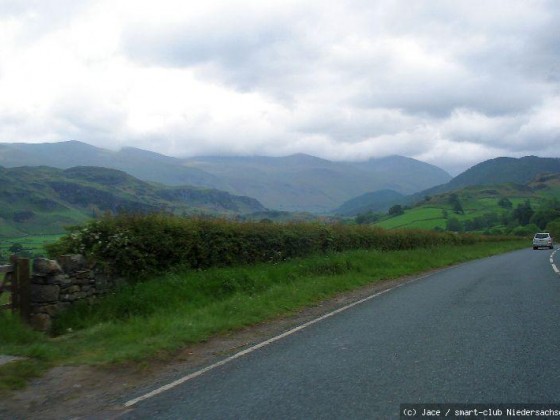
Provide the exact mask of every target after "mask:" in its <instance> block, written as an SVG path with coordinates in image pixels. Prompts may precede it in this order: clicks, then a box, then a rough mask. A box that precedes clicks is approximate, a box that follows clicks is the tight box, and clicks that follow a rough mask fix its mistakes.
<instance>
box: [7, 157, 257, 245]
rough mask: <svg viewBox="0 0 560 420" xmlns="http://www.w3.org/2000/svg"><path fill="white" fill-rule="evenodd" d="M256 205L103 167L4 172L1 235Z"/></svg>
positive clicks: (224, 211) (242, 210) (230, 211)
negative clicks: (107, 216) (109, 218)
mask: <svg viewBox="0 0 560 420" xmlns="http://www.w3.org/2000/svg"><path fill="white" fill-rule="evenodd" d="M265 210H266V209H265V207H264V206H263V205H262V204H260V203H259V202H258V201H257V200H255V199H253V198H249V197H241V196H235V195H232V194H229V193H227V192H223V191H218V190H213V189H202V188H196V187H185V186H183V187H181V186H177V187H167V186H162V185H157V184H152V183H147V182H144V181H141V180H139V179H137V178H134V177H132V176H130V175H128V174H126V173H125V172H123V171H118V170H114V169H107V168H99V167H74V168H69V169H56V168H51V167H46V166H38V167H29V166H27V167H26V166H23V167H17V168H3V167H0V235H6V236H13V235H18V234H39V233H60V232H63V231H64V226H67V225H73V224H79V223H81V222H83V221H85V220H87V219H88V218H90V217H93V216H95V215H97V214H100V213H104V212H107V211H109V212H121V211H129V212H153V211H166V212H171V213H175V214H200V213H207V214H208V213H210V214H232V215H237V214H246V213H254V212H263V211H265Z"/></svg>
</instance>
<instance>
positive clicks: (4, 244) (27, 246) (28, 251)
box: [0, 234, 63, 263]
mask: <svg viewBox="0 0 560 420" xmlns="http://www.w3.org/2000/svg"><path fill="white" fill-rule="evenodd" d="M62 236H63V234H53V235H27V236H0V263H1V262H5V261H7V259H8V258H9V257H10V255H11V254H12V252H11V251H10V248H11V247H12V246H13V245H14V244H19V245H21V246H22V247H23V251H24V253H23V255H26V256H33V257H38V256H44V255H46V253H45V249H44V246H45V244H50V243H53V242H56V241H57V240H58V239H60V238H61V237H62Z"/></svg>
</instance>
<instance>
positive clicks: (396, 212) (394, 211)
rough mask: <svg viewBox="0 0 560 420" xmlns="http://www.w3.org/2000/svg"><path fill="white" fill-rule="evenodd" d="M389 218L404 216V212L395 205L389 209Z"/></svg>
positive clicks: (399, 206) (400, 207) (398, 205)
mask: <svg viewBox="0 0 560 420" xmlns="http://www.w3.org/2000/svg"><path fill="white" fill-rule="evenodd" d="M388 214H389V216H400V215H401V214H404V210H403V208H402V206H401V205H400V204H395V205H394V206H393V207H391V208H390V209H389V213H388Z"/></svg>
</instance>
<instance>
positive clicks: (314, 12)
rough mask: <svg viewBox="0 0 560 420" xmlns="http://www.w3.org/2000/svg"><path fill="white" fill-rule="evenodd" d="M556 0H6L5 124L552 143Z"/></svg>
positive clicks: (41, 133)
mask: <svg viewBox="0 0 560 420" xmlns="http://www.w3.org/2000/svg"><path fill="white" fill-rule="evenodd" d="M559 22H560V1H556V0H550V1H545V0H542V1H540V0H523V1H518V0H466V1H462V0H442V1H438V0H429V1H422V0H414V1H411V0H400V1H399V0H378V1H375V0H363V1H362V0H337V1H329V0H317V1H314V0H296V1H291V0H279V1H276V0H274V1H272V0H256V1H248V0H196V1H194V0H192V1H191V0H157V1H144V0H108V1H104V0H97V1H95V0H91V1H87V0H83V1H82V0H33V1H31V0H29V1H28V0H0V142H45V141H62V140H70V139H75V140H81V141H84V142H86V143H90V144H93V145H96V146H99V147H105V148H110V149H118V148H120V147H123V146H134V147H139V148H143V149H147V150H152V151H156V152H159V153H163V154H167V155H172V156H195V155H254V154H257V155H270V156H284V155H288V154H292V153H308V154H312V155H315V156H319V157H323V158H326V159H331V160H365V159H367V158H370V157H382V156H387V155H392V154H399V155H404V156H409V157H413V158H416V159H420V160H423V161H426V162H429V163H433V164H435V165H437V166H440V167H442V168H443V169H446V170H448V171H450V172H451V173H453V174H456V173H457V172H458V171H461V170H464V169H466V168H468V167H469V166H472V165H473V164H475V163H478V162H480V161H482V160H486V159H489V158H493V157H498V156H512V157H520V156H525V155H529V154H533V155H538V156H552V157H559V156H560V89H559V87H560V24H559Z"/></svg>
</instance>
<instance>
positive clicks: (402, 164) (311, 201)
mask: <svg viewBox="0 0 560 420" xmlns="http://www.w3.org/2000/svg"><path fill="white" fill-rule="evenodd" d="M0 166H4V167H6V168H14V167H18V166H50V167H54V168H59V169H68V168H71V167H74V166H99V167H105V168H111V169H117V170H121V171H124V172H126V173H128V174H130V175H132V176H134V177H136V178H139V179H140V180H143V181H149V182H157V183H161V184H165V185H169V186H184V185H188V186H194V187H201V188H212V189H217V190H222V191H226V192H229V193H230V194H234V195H239V196H248V197H253V198H255V199H256V200H258V201H259V202H260V203H262V205H263V206H265V207H267V208H269V209H275V210H285V211H306V212H314V213H328V212H331V211H332V210H333V209H334V208H336V207H338V206H340V205H342V204H343V203H344V202H345V201H347V200H350V199H352V198H354V197H356V196H359V195H361V194H365V193H368V192H372V191H377V190H383V189H390V190H393V191H396V192H398V193H400V194H412V193H415V192H418V191H422V190H425V189H426V188H430V187H433V186H436V185H440V184H443V183H446V182H448V181H449V180H450V179H451V176H450V175H449V174H448V173H447V172H445V171H444V170H442V169H440V168H438V167H436V166H433V165H429V164H427V163H424V162H420V161H418V160H415V159H411V158H406V157H402V156H390V157H385V158H380V159H370V160H367V161H364V162H333V161H329V160H326V159H320V158H317V157H314V156H309V155H304V154H296V155H291V156H286V157H263V156H250V157H212V156H210V157H196V158H188V159H180V158H174V157H169V156H165V155H162V154H158V153H154V152H149V151H145V150H141V149H136V148H123V149H121V150H119V151H111V150H107V149H102V148H98V147H94V146H91V145H89V144H86V143H83V142H79V141H66V142H59V143H39V144H28V143H2V144H0Z"/></svg>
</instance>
